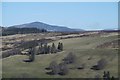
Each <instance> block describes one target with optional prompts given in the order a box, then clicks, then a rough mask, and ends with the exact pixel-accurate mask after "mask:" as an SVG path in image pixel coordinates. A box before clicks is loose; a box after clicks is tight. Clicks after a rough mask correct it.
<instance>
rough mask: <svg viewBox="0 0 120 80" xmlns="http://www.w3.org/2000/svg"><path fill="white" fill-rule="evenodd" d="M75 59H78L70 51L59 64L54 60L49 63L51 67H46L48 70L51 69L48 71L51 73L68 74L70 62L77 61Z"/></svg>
mask: <svg viewBox="0 0 120 80" xmlns="http://www.w3.org/2000/svg"><path fill="white" fill-rule="evenodd" d="M75 59H76V56H75V55H74V54H73V53H72V52H70V53H69V54H68V55H67V56H66V57H65V58H64V59H63V61H62V62H61V63H59V64H57V62H56V61H52V62H51V63H50V64H49V67H48V68H46V69H48V70H51V71H50V72H48V73H49V74H53V75H56V74H59V75H66V74H68V72H69V69H68V66H67V65H68V64H72V63H74V62H75Z"/></svg>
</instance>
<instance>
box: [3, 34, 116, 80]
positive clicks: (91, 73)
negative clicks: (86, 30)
mask: <svg viewBox="0 0 120 80" xmlns="http://www.w3.org/2000/svg"><path fill="white" fill-rule="evenodd" d="M116 39H118V37H117V36H116V35H111V36H110V35H109V36H107V37H104V35H103V36H88V37H78V38H69V39H61V40H57V41H54V43H58V42H62V43H63V44H64V51H62V52H59V53H56V54H43V55H36V59H35V61H34V62H31V63H25V62H23V61H22V60H23V59H25V58H27V56H25V55H15V56H10V57H7V58H4V59H3V60H2V62H3V77H4V78H24V77H34V78H94V77H95V75H96V74H99V75H100V77H102V76H103V71H110V73H111V75H113V76H115V77H118V50H117V49H116V48H115V49H114V48H111V47H110V48H105V47H104V48H96V47H97V46H98V45H101V44H103V43H105V42H110V41H113V40H116ZM49 44H51V43H49ZM69 52H73V53H74V54H75V55H76V56H77V61H76V63H74V64H70V65H68V66H69V68H73V69H70V70H69V73H68V74H67V75H64V76H60V75H48V74H46V72H47V70H45V68H46V67H48V65H49V63H50V62H51V61H54V60H55V61H57V62H58V63H60V62H61V61H62V59H63V58H64V57H65V56H66V55H67V54H68V53H69ZM89 58H91V59H90V60H88V59H89ZM101 58H105V59H106V60H107V61H108V63H107V66H105V68H104V69H102V70H97V71H95V70H91V69H90V68H91V66H93V65H94V64H96V62H97V61H98V60H100V59H101ZM82 63H84V64H85V68H84V69H82V70H78V69H74V67H75V65H77V64H82Z"/></svg>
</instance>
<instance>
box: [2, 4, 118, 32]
mask: <svg viewBox="0 0 120 80" xmlns="http://www.w3.org/2000/svg"><path fill="white" fill-rule="evenodd" d="M0 5H1V3H0ZM1 7H2V16H1V17H2V23H0V25H2V26H6V27H8V26H12V25H17V24H24V23H30V22H35V21H39V22H44V23H47V24H51V25H59V26H66V27H69V28H78V29H85V30H98V29H116V28H118V3H117V2H2V6H1ZM0 15H1V13H0Z"/></svg>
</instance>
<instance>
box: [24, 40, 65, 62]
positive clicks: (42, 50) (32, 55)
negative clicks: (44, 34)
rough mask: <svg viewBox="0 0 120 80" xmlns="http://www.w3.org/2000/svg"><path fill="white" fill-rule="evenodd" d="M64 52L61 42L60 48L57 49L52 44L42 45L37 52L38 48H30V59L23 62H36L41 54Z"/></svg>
mask: <svg viewBox="0 0 120 80" xmlns="http://www.w3.org/2000/svg"><path fill="white" fill-rule="evenodd" d="M60 51H63V43H61V42H59V43H58V46H57V47H56V46H55V44H54V43H52V46H50V45H48V44H47V43H40V44H39V48H38V50H36V47H30V48H29V51H28V54H27V55H28V56H29V59H25V60H23V61H24V62H33V61H34V60H35V55H39V54H50V53H51V54H53V53H57V52H60Z"/></svg>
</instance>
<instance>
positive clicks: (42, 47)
mask: <svg viewBox="0 0 120 80" xmlns="http://www.w3.org/2000/svg"><path fill="white" fill-rule="evenodd" d="M60 51H63V43H60V42H59V43H58V46H57V47H56V46H55V44H54V43H52V45H51V46H50V45H48V44H47V43H40V44H39V48H38V52H37V54H49V53H57V52H60Z"/></svg>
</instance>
